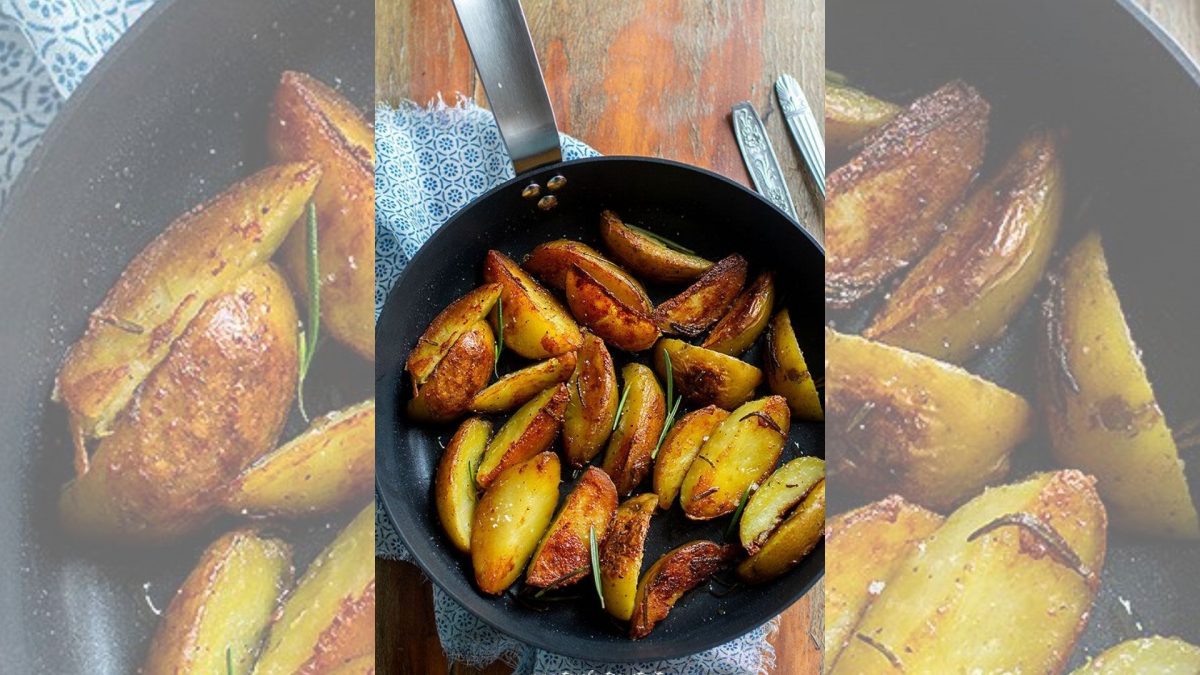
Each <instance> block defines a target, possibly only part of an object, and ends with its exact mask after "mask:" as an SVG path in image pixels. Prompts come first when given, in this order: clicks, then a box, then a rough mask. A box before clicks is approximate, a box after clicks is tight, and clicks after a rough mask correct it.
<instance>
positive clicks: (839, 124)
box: [825, 77, 900, 150]
mask: <svg viewBox="0 0 1200 675" xmlns="http://www.w3.org/2000/svg"><path fill="white" fill-rule="evenodd" d="M899 114H900V106H898V105H896V104H894V103H889V102H887V101H884V100H881V99H878V98H875V97H874V96H871V95H870V94H866V93H864V92H862V91H859V90H858V89H855V88H854V87H848V86H846V85H845V84H841V83H838V82H835V81H832V80H830V79H829V78H828V77H827V78H825V142H826V143H827V144H828V145H829V147H830V148H832V149H835V150H844V149H846V148H848V147H850V146H851V145H853V144H854V143H857V142H858V141H861V140H862V139H863V138H864V137H866V136H867V135H868V134H870V133H871V132H872V131H875V130H876V129H878V128H880V127H882V126H884V125H885V124H887V123H888V122H891V121H892V120H893V119H895V118H896V115H899Z"/></svg>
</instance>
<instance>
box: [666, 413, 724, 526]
mask: <svg viewBox="0 0 1200 675" xmlns="http://www.w3.org/2000/svg"><path fill="white" fill-rule="evenodd" d="M727 417H729V413H727V412H725V411H724V410H721V409H720V408H718V407H717V406H715V405H710V406H706V407H703V408H701V409H699V410H693V411H692V412H690V413H688V414H686V415H684V416H683V417H682V418H680V420H679V421H678V422H676V423H675V424H674V426H672V427H671V430H670V431H668V432H667V437H666V438H664V439H663V442H662V447H661V448H659V449H658V457H657V458H655V460H654V494H656V495H658V506H659V508H661V509H663V510H664V511H665V510H667V509H669V508H671V504H672V503H674V502H675V497H676V496H678V495H679V486H680V485H682V484H683V477H684V476H686V475H687V472H688V469H689V468H691V466H692V461H693V460H695V459H696V455H699V454H700V446H702V445H704V442H705V441H707V440H708V438H709V437H710V436H712V434H713V432H714V431H716V429H717V425H719V424H720V423H721V422H724V421H725V418H727Z"/></svg>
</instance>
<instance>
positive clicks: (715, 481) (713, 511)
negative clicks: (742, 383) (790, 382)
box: [679, 396, 791, 520]
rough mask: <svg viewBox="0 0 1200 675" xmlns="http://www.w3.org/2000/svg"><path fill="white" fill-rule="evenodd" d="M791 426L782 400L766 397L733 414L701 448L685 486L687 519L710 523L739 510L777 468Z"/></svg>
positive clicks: (681, 501) (681, 492)
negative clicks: (752, 489) (754, 486)
mask: <svg viewBox="0 0 1200 675" xmlns="http://www.w3.org/2000/svg"><path fill="white" fill-rule="evenodd" d="M790 423H791V414H790V412H789V411H788V407H787V401H784V400H783V397H782V396H768V397H766V398H760V399H758V400H756V401H751V402H749V403H745V404H743V405H741V406H739V407H738V408H737V409H736V410H734V411H733V412H731V413H729V417H727V418H725V420H724V421H723V422H721V424H719V425H718V426H717V428H716V430H715V431H713V433H712V435H711V436H709V438H708V440H707V441H705V443H704V445H702V446H700V454H699V455H696V461H694V462H692V465H691V467H689V468H688V472H687V475H686V476H684V478H683V484H682V485H680V487H679V505H680V506H681V507H683V512H684V513H685V514H687V517H688V518H692V519H694V520H709V519H712V518H716V517H718V516H723V515H725V514H726V513H731V512H733V510H734V509H736V508H737V505H738V503H739V502H741V501H742V497H743V495H745V494H746V491H747V490H749V489H750V486H751V485H752V484H756V483H761V482H762V480H763V479H764V478H766V477H767V475H768V474H770V473H771V471H772V470H774V469H775V464H776V463H777V462H779V455H780V453H782V452H783V444H784V443H785V442H786V441H787V435H788V426H789V424H790Z"/></svg>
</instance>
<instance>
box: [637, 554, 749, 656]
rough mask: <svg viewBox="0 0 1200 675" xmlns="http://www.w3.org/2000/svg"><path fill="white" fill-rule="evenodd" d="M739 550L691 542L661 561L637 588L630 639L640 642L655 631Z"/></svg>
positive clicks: (643, 577) (728, 562)
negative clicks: (678, 604) (683, 599)
mask: <svg viewBox="0 0 1200 675" xmlns="http://www.w3.org/2000/svg"><path fill="white" fill-rule="evenodd" d="M736 557H737V548H736V547H734V546H728V545H726V546H722V545H720V544H714V543H713V542H711V541H692V542H688V543H686V544H684V545H683V546H680V547H678V548H675V549H672V550H671V551H669V552H667V553H666V554H664V555H663V557H661V558H659V559H658V560H657V561H655V563H654V564H653V565H651V566H650V569H648V570H646V574H644V575H643V576H642V580H641V582H640V583H639V584H638V589H637V597H636V598H635V599H634V602H633V614H632V616H631V618H630V620H629V637H630V638H631V639H633V640H640V639H641V638H644V637H646V636H647V635H649V634H650V631H652V630H654V626H655V625H657V624H658V622H659V621H662V620H663V619H665V618H667V614H668V613H669V612H670V611H671V608H672V607H674V606H675V603H676V602H678V601H679V599H680V598H682V597H683V594H684V593H687V592H688V591H690V590H692V589H693V588H695V587H697V586H699V585H700V584H702V583H704V582H705V581H708V578H709V577H711V576H712V575H714V574H716V573H717V572H718V571H720V570H721V569H723V568H725V567H728V566H729V565H731V564H733V561H734V558H736Z"/></svg>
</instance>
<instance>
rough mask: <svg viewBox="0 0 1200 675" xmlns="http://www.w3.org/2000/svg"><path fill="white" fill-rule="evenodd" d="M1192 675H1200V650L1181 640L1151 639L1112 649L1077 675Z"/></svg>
mask: <svg viewBox="0 0 1200 675" xmlns="http://www.w3.org/2000/svg"><path fill="white" fill-rule="evenodd" d="M1135 673H1145V674H1147V675H1149V674H1153V675H1191V674H1192V673H1200V647H1197V646H1196V645H1193V644H1190V643H1187V642H1184V641H1183V640H1180V639H1178V638H1166V637H1151V638H1142V639H1139V640H1129V641H1127V642H1122V643H1121V644H1119V645H1115V646H1112V647H1109V648H1108V649H1106V650H1104V652H1103V653H1102V654H1100V655H1099V656H1097V657H1096V658H1094V659H1092V660H1090V661H1088V662H1087V665H1085V666H1083V667H1082V668H1080V669H1078V670H1076V671H1075V673H1074V675H1134V674H1135Z"/></svg>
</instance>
